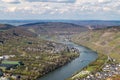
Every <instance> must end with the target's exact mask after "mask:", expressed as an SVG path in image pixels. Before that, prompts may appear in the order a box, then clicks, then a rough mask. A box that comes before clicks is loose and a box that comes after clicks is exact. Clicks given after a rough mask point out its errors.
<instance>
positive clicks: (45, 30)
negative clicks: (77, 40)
mask: <svg viewBox="0 0 120 80" xmlns="http://www.w3.org/2000/svg"><path fill="white" fill-rule="evenodd" d="M21 26H22V27H26V28H28V30H29V31H32V32H34V33H37V34H73V33H79V32H83V31H87V30H88V28H86V27H82V26H79V25H76V24H72V23H63V22H40V23H31V24H25V25H21Z"/></svg>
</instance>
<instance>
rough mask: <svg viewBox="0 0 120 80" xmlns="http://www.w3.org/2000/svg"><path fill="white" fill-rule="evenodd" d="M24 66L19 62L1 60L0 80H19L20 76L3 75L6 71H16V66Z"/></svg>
mask: <svg viewBox="0 0 120 80" xmlns="http://www.w3.org/2000/svg"><path fill="white" fill-rule="evenodd" d="M22 65H24V64H23V62H21V61H8V60H3V61H1V63H0V80H9V78H10V77H12V78H14V79H17V80H19V79H20V75H13V74H10V73H5V71H6V70H12V69H16V68H17V67H18V66H22Z"/></svg>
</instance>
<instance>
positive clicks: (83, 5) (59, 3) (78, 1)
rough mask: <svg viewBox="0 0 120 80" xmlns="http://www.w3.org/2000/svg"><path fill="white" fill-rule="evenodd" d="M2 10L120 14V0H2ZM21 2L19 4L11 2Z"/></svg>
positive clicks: (47, 14)
mask: <svg viewBox="0 0 120 80" xmlns="http://www.w3.org/2000/svg"><path fill="white" fill-rule="evenodd" d="M2 2H4V4H1V5H0V7H3V8H2V9H0V12H5V13H9V14H13V13H14V15H18V14H17V13H21V14H29V15H31V16H33V15H38V16H40V17H41V16H47V17H48V16H57V17H61V16H62V17H77V18H78V17H81V16H85V18H86V17H87V16H90V17H93V16H94V15H97V16H95V17H98V16H105V15H107V16H108V15H116V14H117V15H118V14H119V15H120V0H114V1H113V0H2ZM15 2H19V5H18V4H11V3H15ZM9 3H10V4H9ZM6 4H7V5H6Z"/></svg>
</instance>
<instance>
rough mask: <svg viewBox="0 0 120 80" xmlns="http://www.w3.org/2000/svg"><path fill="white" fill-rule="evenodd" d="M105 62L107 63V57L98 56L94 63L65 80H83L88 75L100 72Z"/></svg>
mask: <svg viewBox="0 0 120 80" xmlns="http://www.w3.org/2000/svg"><path fill="white" fill-rule="evenodd" d="M105 62H107V56H104V55H103V54H98V58H97V59H96V60H95V61H94V62H92V63H90V64H89V65H88V66H86V67H85V68H84V69H83V70H80V71H78V72H76V73H75V74H73V76H71V77H70V78H68V79H67V80H79V79H83V78H85V77H86V76H88V75H90V74H94V73H96V72H98V71H101V70H102V68H103V65H104V64H105Z"/></svg>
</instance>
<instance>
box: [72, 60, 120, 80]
mask: <svg viewBox="0 0 120 80" xmlns="http://www.w3.org/2000/svg"><path fill="white" fill-rule="evenodd" d="M116 75H120V63H115V60H113V61H112V62H110V63H105V64H104V67H103V68H102V70H101V71H98V72H95V73H91V72H90V71H87V70H82V71H81V72H80V73H78V74H77V75H75V76H73V77H72V79H73V80H112V77H114V76H116ZM80 76H83V77H84V76H85V77H84V78H80Z"/></svg>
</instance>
